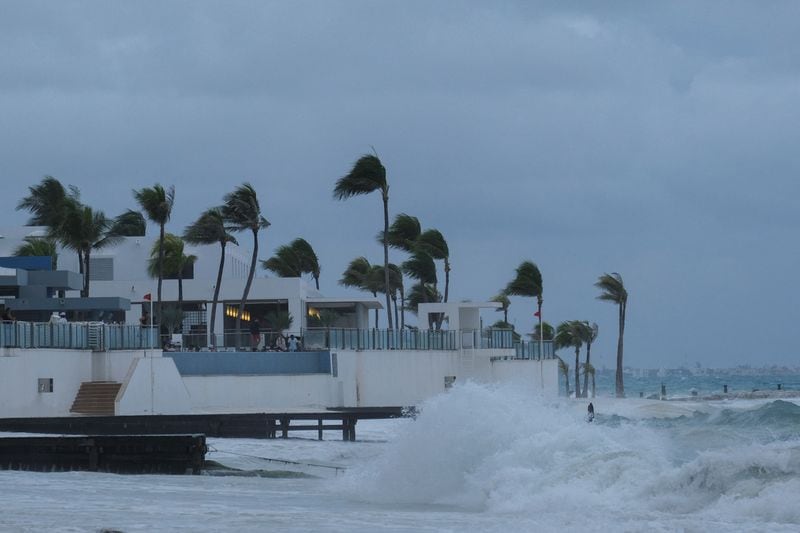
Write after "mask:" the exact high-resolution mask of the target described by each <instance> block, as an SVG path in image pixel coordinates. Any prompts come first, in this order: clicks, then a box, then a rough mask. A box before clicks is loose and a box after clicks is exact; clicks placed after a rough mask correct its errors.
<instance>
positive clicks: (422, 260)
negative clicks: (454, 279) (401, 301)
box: [400, 250, 441, 328]
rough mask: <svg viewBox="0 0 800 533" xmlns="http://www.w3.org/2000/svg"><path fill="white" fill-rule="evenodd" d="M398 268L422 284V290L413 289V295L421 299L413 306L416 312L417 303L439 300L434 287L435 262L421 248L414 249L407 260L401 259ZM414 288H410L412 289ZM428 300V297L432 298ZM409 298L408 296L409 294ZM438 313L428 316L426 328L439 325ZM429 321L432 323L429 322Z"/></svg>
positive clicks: (437, 291) (437, 292) (439, 296)
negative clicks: (401, 261)
mask: <svg viewBox="0 0 800 533" xmlns="http://www.w3.org/2000/svg"><path fill="white" fill-rule="evenodd" d="M400 268H401V269H402V270H403V272H404V273H405V274H406V275H407V276H408V277H409V278H411V279H415V280H417V281H418V282H419V284H421V285H423V286H424V290H422V289H421V288H420V289H417V290H416V291H415V296H420V297H422V301H421V302H418V303H417V304H416V305H415V306H414V308H415V312H416V308H417V307H419V303H431V302H438V301H441V295H440V294H439V290H438V289H437V288H436V281H437V278H436V264H435V263H434V262H433V258H432V257H431V256H430V255H429V254H427V253H425V252H423V251H422V250H416V251H414V252H413V253H412V254H411V257H410V258H409V259H408V260H407V261H403V263H402V264H401V265H400ZM413 290H414V289H413V288H412V291H413ZM434 297H435V299H431V300H428V298H434ZM409 299H410V296H409ZM440 318H441V317H440V314H437V315H436V316H430V315H429V316H428V320H429V323H428V328H432V327H434V325H437V326H438V325H440V324H441V323H440V322H439V320H440ZM431 321H432V322H433V323H431Z"/></svg>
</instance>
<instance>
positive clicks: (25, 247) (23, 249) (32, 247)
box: [14, 237, 58, 270]
mask: <svg viewBox="0 0 800 533" xmlns="http://www.w3.org/2000/svg"><path fill="white" fill-rule="evenodd" d="M23 241H24V244H20V245H19V246H18V247H17V248H16V249H15V250H14V256H16V257H31V256H33V257H50V269H51V270H58V250H57V249H56V241H55V240H54V239H51V238H49V237H25V238H24V239H23Z"/></svg>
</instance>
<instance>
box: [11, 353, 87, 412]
mask: <svg viewBox="0 0 800 533" xmlns="http://www.w3.org/2000/svg"><path fill="white" fill-rule="evenodd" d="M3 355H4V356H2V357H0V397H2V404H0V405H1V407H0V410H1V411H0V412H1V413H2V416H3V417H22V416H68V415H69V408H70V407H72V402H73V400H75V395H76V394H77V393H78V388H79V387H80V385H81V382H83V381H89V379H90V376H91V372H92V359H91V352H89V351H81V350H26V349H19V348H9V349H4V350H3ZM39 378H53V392H39V390H38V379H39Z"/></svg>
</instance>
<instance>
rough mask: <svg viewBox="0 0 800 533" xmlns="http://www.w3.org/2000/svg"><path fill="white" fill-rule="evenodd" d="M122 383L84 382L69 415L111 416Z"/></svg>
mask: <svg viewBox="0 0 800 533" xmlns="http://www.w3.org/2000/svg"><path fill="white" fill-rule="evenodd" d="M120 387H122V383H117V382H115V381H84V382H83V383H81V388H80V389H78V394H77V395H76V396H75V401H74V402H72V407H71V408H70V412H71V413H77V414H81V415H97V416H113V415H114V400H116V398H117V393H118V392H119V389H120Z"/></svg>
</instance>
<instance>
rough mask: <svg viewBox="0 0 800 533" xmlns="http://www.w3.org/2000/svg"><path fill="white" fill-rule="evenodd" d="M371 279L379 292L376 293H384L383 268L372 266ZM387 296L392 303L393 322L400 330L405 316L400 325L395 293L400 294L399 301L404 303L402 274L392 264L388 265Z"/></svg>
mask: <svg viewBox="0 0 800 533" xmlns="http://www.w3.org/2000/svg"><path fill="white" fill-rule="evenodd" d="M371 277H372V279H373V280H374V282H375V283H376V284H377V285H378V287H379V290H378V292H386V290H387V289H386V287H385V286H384V284H383V280H384V279H385V276H384V273H383V267H382V266H380V265H373V266H372V276H371ZM388 291H389V294H390V298H391V300H392V302H394V321H395V324H398V327H400V328H402V327H403V326H404V325H405V316H404V317H403V322H402V324H403V325H400V324H401V322H400V318H399V312H398V310H397V293H398V292H399V293H400V300H401V302H402V303H404V300H405V295H404V294H403V272H402V270H401V269H400V267H398V266H397V265H395V264H394V263H389V289H388Z"/></svg>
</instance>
